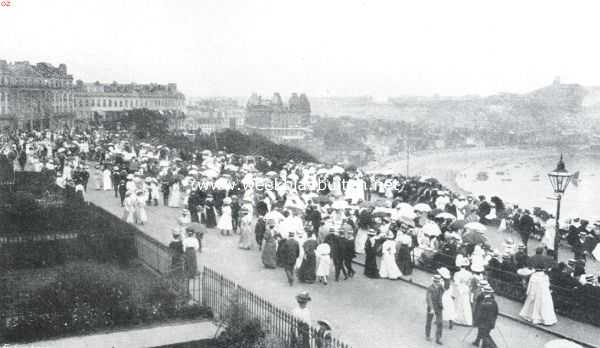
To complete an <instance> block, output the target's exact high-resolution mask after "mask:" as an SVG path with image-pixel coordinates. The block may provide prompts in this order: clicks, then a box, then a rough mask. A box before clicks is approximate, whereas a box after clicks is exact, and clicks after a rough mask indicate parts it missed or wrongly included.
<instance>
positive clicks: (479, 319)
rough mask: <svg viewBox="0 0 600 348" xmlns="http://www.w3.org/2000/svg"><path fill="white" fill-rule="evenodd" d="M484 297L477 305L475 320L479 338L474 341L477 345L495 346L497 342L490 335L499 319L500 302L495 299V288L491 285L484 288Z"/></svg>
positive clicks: (492, 347) (490, 347)
mask: <svg viewBox="0 0 600 348" xmlns="http://www.w3.org/2000/svg"><path fill="white" fill-rule="evenodd" d="M482 291H483V293H482V296H483V297H482V299H481V301H479V303H477V305H476V306H475V315H474V321H475V326H477V338H475V341H474V342H473V345H474V346H475V347H479V344H480V343H481V347H482V348H495V347H497V345H496V343H495V342H494V340H493V339H492V337H491V336H490V332H491V331H492V330H493V329H494V327H496V319H498V304H497V303H496V300H495V299H494V289H492V287H491V286H490V285H486V286H484V287H483V289H482Z"/></svg>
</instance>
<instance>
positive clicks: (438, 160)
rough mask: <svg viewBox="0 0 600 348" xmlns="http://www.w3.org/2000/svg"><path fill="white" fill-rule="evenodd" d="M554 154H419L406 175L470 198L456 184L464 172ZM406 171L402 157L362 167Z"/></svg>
mask: <svg viewBox="0 0 600 348" xmlns="http://www.w3.org/2000/svg"><path fill="white" fill-rule="evenodd" d="M533 150H535V152H533ZM555 153H560V150H557V149H556V148H554V147H543V148H535V149H534V148H531V149H525V148H519V147H511V146H499V147H474V148H461V149H446V150H428V151H420V152H416V153H413V154H411V157H410V159H409V175H410V176H425V177H433V178H435V179H438V180H439V181H440V183H442V185H444V186H446V187H447V188H448V189H450V190H452V191H453V192H455V193H458V194H461V195H472V194H473V192H471V191H470V190H468V189H466V188H465V187H462V186H461V185H460V184H459V181H458V175H460V173H461V172H463V171H464V170H465V169H467V168H469V167H471V166H475V165H477V164H478V163H481V162H484V161H487V160H490V159H493V158H495V159H497V160H499V161H501V160H506V161H510V160H514V159H516V158H523V157H531V156H548V155H551V154H555ZM465 157H466V158H465ZM405 168H406V158H405V157H403V155H392V156H385V157H381V158H378V159H376V160H375V161H372V162H370V163H369V164H367V165H366V166H365V167H363V169H364V170H366V171H368V172H378V171H380V172H394V173H400V174H406V169H405Z"/></svg>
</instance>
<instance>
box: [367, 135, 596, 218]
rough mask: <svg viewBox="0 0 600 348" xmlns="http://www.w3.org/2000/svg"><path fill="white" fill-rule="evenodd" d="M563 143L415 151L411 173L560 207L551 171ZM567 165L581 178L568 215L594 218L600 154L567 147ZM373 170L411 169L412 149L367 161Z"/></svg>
mask: <svg viewBox="0 0 600 348" xmlns="http://www.w3.org/2000/svg"><path fill="white" fill-rule="evenodd" d="M560 153H561V149H558V148H553V147H544V148H535V149H525V148H516V147H477V148H464V149H450V150H435V151H423V152H416V153H414V154H411V156H410V159H409V175H410V176H424V177H433V178H436V179H438V180H440V182H441V183H442V184H443V185H444V186H446V187H448V188H449V189H451V190H452V191H454V192H456V193H459V194H465V195H466V194H473V195H479V194H483V195H486V196H487V197H488V198H489V197H491V196H493V195H497V196H499V197H501V198H502V199H503V200H504V201H505V202H508V203H511V204H518V205H519V206H520V207H524V208H528V209H532V208H533V207H540V208H542V209H545V210H547V211H549V212H551V213H554V209H555V205H556V202H555V200H554V199H552V198H553V197H554V193H553V191H552V187H551V185H550V183H549V181H548V178H547V173H548V172H550V171H552V170H553V169H554V168H555V167H556V164H557V162H558V159H559V156H560ZM564 160H565V163H566V165H567V169H569V170H571V171H572V172H575V171H578V172H580V174H581V178H580V179H579V180H578V181H574V182H573V183H572V184H571V185H569V187H568V189H567V191H566V192H565V195H564V196H563V205H562V211H561V212H562V214H561V215H562V217H582V218H588V219H594V218H595V216H596V215H598V213H597V212H596V209H595V205H596V204H595V202H596V201H595V200H596V197H598V196H599V195H600V176H596V173H598V172H600V159H599V158H598V157H597V156H595V155H593V154H590V153H583V152H574V151H572V150H571V151H569V152H567V151H565V152H564ZM365 170H366V171H367V172H373V173H377V172H381V173H394V174H395V173H399V174H402V175H406V155H405V154H404V153H400V154H399V155H397V156H383V157H380V158H378V159H377V160H375V161H373V162H371V163H369V165H367V166H366V167H365Z"/></svg>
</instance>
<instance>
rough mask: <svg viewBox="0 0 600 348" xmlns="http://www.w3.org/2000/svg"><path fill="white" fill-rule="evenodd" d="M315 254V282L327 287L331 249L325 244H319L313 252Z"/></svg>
mask: <svg viewBox="0 0 600 348" xmlns="http://www.w3.org/2000/svg"><path fill="white" fill-rule="evenodd" d="M315 253H316V254H317V280H318V281H319V283H323V284H325V285H327V281H328V278H329V270H330V269H331V256H330V254H331V247H330V246H329V244H327V243H321V244H319V245H318V246H317V249H316V250H315Z"/></svg>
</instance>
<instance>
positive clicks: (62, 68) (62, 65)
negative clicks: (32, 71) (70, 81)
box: [58, 64, 67, 75]
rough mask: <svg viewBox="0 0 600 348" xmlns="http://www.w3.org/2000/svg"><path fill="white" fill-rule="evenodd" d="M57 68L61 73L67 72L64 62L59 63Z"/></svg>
mask: <svg viewBox="0 0 600 348" xmlns="http://www.w3.org/2000/svg"><path fill="white" fill-rule="evenodd" d="M58 70H59V71H60V72H61V73H62V74H65V75H66V74H67V65H66V64H60V65H59V66H58Z"/></svg>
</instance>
